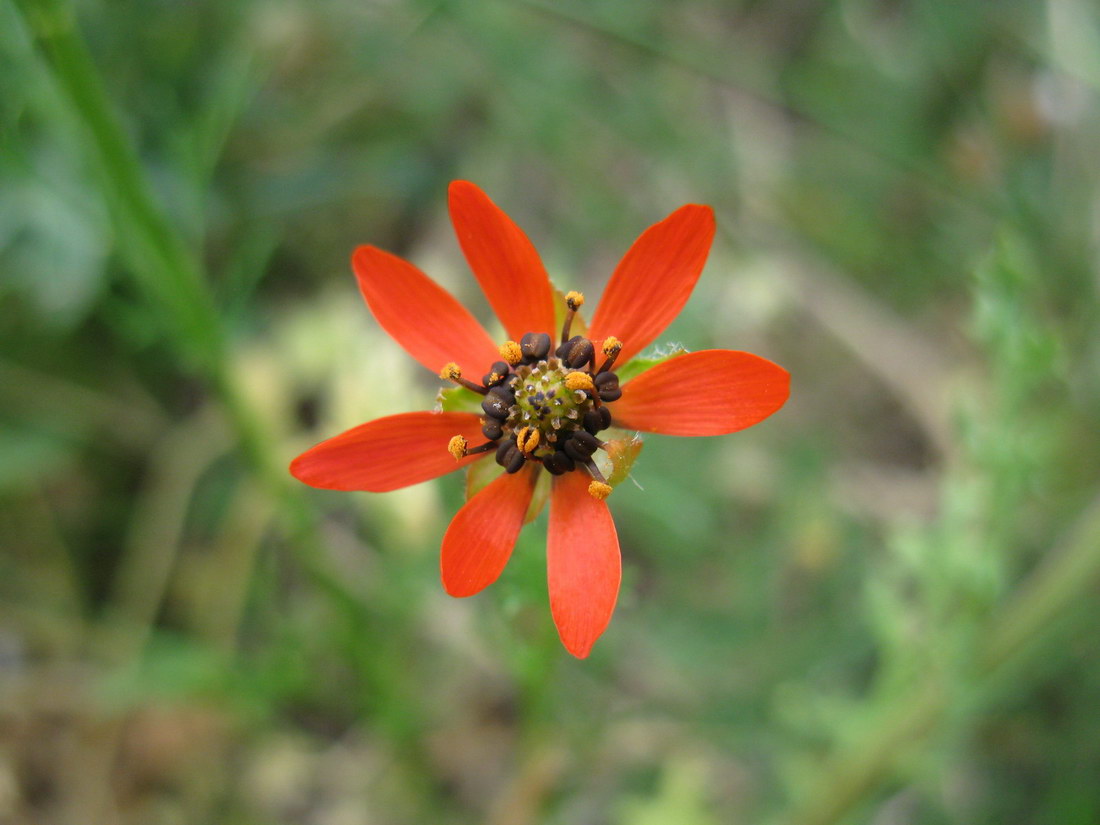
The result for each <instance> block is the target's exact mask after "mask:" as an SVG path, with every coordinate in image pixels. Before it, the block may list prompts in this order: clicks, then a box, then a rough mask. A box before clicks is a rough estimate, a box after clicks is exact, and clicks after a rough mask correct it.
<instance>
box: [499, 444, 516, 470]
mask: <svg viewBox="0 0 1100 825" xmlns="http://www.w3.org/2000/svg"><path fill="white" fill-rule="evenodd" d="M518 452H519V448H518V447H517V446H516V442H514V441H510V440H509V441H502V442H500V446H499V447H497V455H496V462H497V464H499V465H500V466H501V467H507V466H508V462H509V461H511V459H512V453H518Z"/></svg>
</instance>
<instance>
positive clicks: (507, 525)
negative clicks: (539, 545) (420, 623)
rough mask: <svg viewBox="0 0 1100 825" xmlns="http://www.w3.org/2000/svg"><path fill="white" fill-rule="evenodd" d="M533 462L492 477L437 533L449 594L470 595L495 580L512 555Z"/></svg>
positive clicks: (531, 479)
mask: <svg viewBox="0 0 1100 825" xmlns="http://www.w3.org/2000/svg"><path fill="white" fill-rule="evenodd" d="M539 469H540V467H539V465H537V464H528V465H527V466H526V467H524V468H523V469H522V470H520V471H519V472H518V473H505V474H504V475H502V476H500V477H499V478H497V479H496V480H495V481H493V482H492V483H491V484H489V485H488V486H486V487H485V488H484V489H483V490H481V491H480V492H478V493H477V495H475V496H474V497H473V498H471V499H470V500H469V501H467V502H466V504H465V505H463V507H462V509H461V510H459V511H458V512H457V513H455V517H454V518H453V519H452V520H451V525H450V526H449V527H448V528H447V532H446V534H445V535H444V536H443V551H442V553H441V554H440V570H441V572H442V575H443V587H444V589H445V590H446V591H447V592H448V593H450V594H451V595H452V596H459V597H461V596H472V595H474V594H475V593H478V592H480V591H481V590H482V589H484V588H486V587H488V586H489V585H490V584H492V583H493V582H495V581H496V580H497V577H498V576H500V573H501V571H502V570H504V566H505V565H506V564H507V563H508V558H509V557H510V556H511V555H512V547H513V546H515V543H516V537H517V536H519V531H520V528H522V527H523V518H524V515H525V514H526V513H527V508H528V506H529V505H530V504H531V494H532V493H533V492H534V489H535V481H536V479H537V478H538V476H537V472H538V470H539Z"/></svg>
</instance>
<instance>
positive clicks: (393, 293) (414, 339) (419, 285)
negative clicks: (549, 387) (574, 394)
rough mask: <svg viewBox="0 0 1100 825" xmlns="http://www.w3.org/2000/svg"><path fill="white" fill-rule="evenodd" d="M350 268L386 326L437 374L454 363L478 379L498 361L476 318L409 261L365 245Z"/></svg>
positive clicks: (354, 255)
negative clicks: (444, 366) (449, 363)
mask: <svg viewBox="0 0 1100 825" xmlns="http://www.w3.org/2000/svg"><path fill="white" fill-rule="evenodd" d="M351 266H352V269H353V270H355V277H356V278H357V279H358V281H359V291H360V292H362V293H363V299H364V300H365V301H366V302H367V306H368V307H369V308H370V311H371V312H372V313H373V314H374V317H375V318H376V319H378V323H379V324H380V325H381V327H382V329H384V330H386V332H388V333H389V334H390V336H391V337H392V338H393V339H394V340H395V341H397V343H399V344H400V345H401V346H402V347H404V348H405V351H406V352H408V353H409V355H411V356H412V357H413V358H415V359H416V360H417V361H419V362H420V363H421V364H423V365H424V366H425V367H427V368H428V369H430V370H431V371H432V372H435V373H438V372H439V370H440V369H441V368H442V367H443V365H444V364H446V363H448V362H450V361H454V362H455V363H456V364H458V366H459V367H460V368H461V369H462V371H463V372H465V373H466V374H467V375H469V376H470V377H471V378H472V379H473V380H475V381H476V380H477V378H478V377H480V376H481V375H482V374H483V373H485V372H487V371H488V369H489V365H490V364H492V363H493V362H494V361H497V360H498V359H499V357H500V356H499V355H497V347H496V344H494V343H493V339H492V338H490V337H489V333H487V332H486V331H485V328H484V327H483V326H481V324H480V323H478V321H477V319H476V318H474V316H473V315H471V314H470V312H469V311H468V310H467V309H466V308H465V307H464V306H462V304H460V303H459V302H458V301H457V300H456V299H455V297H454V296H453V295H451V294H450V293H449V292H447V290H445V289H444V288H443V287H441V286H439V284H437V283H436V282H435V281H433V280H432V279H431V278H429V277H428V276H427V275H425V274H424V273H423V272H421V271H420V270H419V269H417V268H416V267H415V266H413V265H412V264H410V263H409V262H408V261H404V260H402V259H401V258H398V257H397V256H396V255H391V254H390V253H389V252H386V251H384V250H381V249H379V248H378V247H375V246H361V247H359V248H358V249H356V250H355V252H354V254H353V255H352V256H351Z"/></svg>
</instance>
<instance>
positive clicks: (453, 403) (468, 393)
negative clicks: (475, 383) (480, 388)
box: [435, 387, 485, 415]
mask: <svg viewBox="0 0 1100 825" xmlns="http://www.w3.org/2000/svg"><path fill="white" fill-rule="evenodd" d="M484 397H485V396H483V395H479V394H478V393H476V392H474V391H473V390H468V389H466V388H465V387H444V388H443V389H441V390H440V391H439V392H438V393H437V394H436V396H435V411H436V412H472V413H477V414H478V415H480V414H481V400H482V398H484Z"/></svg>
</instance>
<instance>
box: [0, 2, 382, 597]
mask: <svg viewBox="0 0 1100 825" xmlns="http://www.w3.org/2000/svg"><path fill="white" fill-rule="evenodd" d="M7 2H9V3H11V2H13V0H7ZM14 2H15V4H16V6H15V7H16V10H17V11H21V13H22V18H23V20H24V21H25V23H26V25H27V27H28V28H29V30H30V32H31V34H32V35H33V37H34V40H35V42H36V43H37V45H38V48H39V49H40V51H41V53H42V54H43V55H44V56H45V58H46V64H47V67H48V69H49V73H50V74H51V76H52V77H53V79H54V81H55V83H56V84H57V86H58V87H59V88H60V90H61V92H62V93H63V94H62V96H63V98H64V99H66V100H68V101H69V103H70V104H71V106H72V109H73V112H74V114H75V115H76V116H77V118H78V120H79V121H80V122H81V123H82V124H83V126H84V127H85V129H86V130H87V133H88V137H89V139H90V148H91V151H92V155H93V157H94V159H95V160H96V162H97V164H98V166H99V169H100V172H101V176H102V187H103V191H104V195H105V199H106V200H107V201H108V203H109V205H110V207H111V212H112V219H113V223H114V226H115V229H116V232H117V233H118V238H119V244H120V249H121V251H122V253H123V257H124V260H125V263H126V264H127V268H128V271H129V272H130V274H131V275H132V277H133V278H134V281H135V284H136V285H137V287H138V288H139V289H140V290H141V292H142V293H143V295H144V297H145V299H146V301H147V303H148V305H149V308H150V310H151V311H152V312H154V313H155V314H156V317H157V318H158V319H160V320H161V321H162V322H163V323H164V325H165V329H166V330H167V331H168V332H169V333H170V339H169V340H170V342H171V344H172V345H173V346H174V347H175V349H176V350H177V352H178V354H179V356H180V359H181V363H182V364H183V365H184V367H185V368H187V369H189V370H190V371H192V372H194V373H195V374H197V375H198V376H200V377H201V378H203V379H204V380H205V382H206V384H207V386H208V387H209V388H210V390H211V392H212V393H213V394H214V396H215V397H216V398H217V399H218V401H219V403H220V405H221V408H222V411H223V413H224V415H225V416H226V419H227V420H228V422H229V425H230V428H231V430H232V432H233V434H234V436H235V438H236V441H237V444H238V447H239V449H240V451H241V453H242V455H243V456H244V459H245V461H246V462H247V463H248V465H249V467H250V468H251V470H252V472H253V473H254V474H255V475H256V477H257V479H258V480H259V482H260V484H261V486H262V487H263V488H264V489H265V490H266V492H267V494H268V495H270V496H271V497H272V498H273V499H274V500H275V501H276V502H277V503H278V508H279V512H280V515H281V516H282V518H283V528H284V530H285V531H286V533H287V535H288V538H289V545H290V547H291V549H292V551H293V552H294V553H295V554H296V556H297V558H298V561H299V563H300V564H302V566H303V568H304V569H305V570H306V572H307V573H308V574H309V575H310V576H311V577H312V578H313V579H314V582H315V584H317V585H318V586H319V587H321V588H322V589H323V590H325V591H327V592H328V594H329V595H330V596H332V597H333V598H334V601H335V602H336V603H337V604H339V605H340V606H341V607H343V608H346V609H349V610H353V611H355V612H362V611H365V610H367V607H366V606H365V605H363V604H362V602H361V600H360V599H358V598H357V597H356V596H355V595H354V594H353V593H352V592H351V591H350V590H348V589H347V587H346V586H345V585H344V584H343V582H341V581H340V579H339V577H338V576H336V575H335V574H333V573H332V572H331V571H329V570H328V569H327V565H326V564H325V562H324V560H323V559H322V557H321V544H320V540H319V536H318V533H317V524H316V517H315V514H314V512H313V511H312V509H311V508H310V507H309V506H308V504H307V502H306V501H305V499H304V498H303V496H302V495H301V494H300V493H299V491H298V490H297V489H296V488H294V487H292V486H291V484H290V477H289V475H288V474H287V473H286V471H285V468H284V466H283V462H282V461H281V460H279V459H278V458H277V457H276V456H277V451H276V449H275V448H274V439H273V437H272V435H271V434H270V433H269V432H268V431H267V428H266V427H265V426H264V424H263V422H262V420H261V418H260V416H259V415H258V414H257V412H256V410H255V409H253V407H252V405H251V403H250V401H249V399H248V398H247V397H246V396H245V394H244V393H243V391H242V389H241V387H240V386H239V385H238V383H237V382H236V380H235V377H234V375H233V373H232V370H231V369H230V366H229V365H230V358H229V348H228V342H227V336H226V332H225V325H224V324H223V322H222V319H221V316H220V315H219V312H218V309H217V306H216V304H215V301H214V300H213V297H212V293H211V290H210V288H209V285H208V283H207V280H206V276H205V272H204V267H203V264H202V259H201V256H200V255H199V254H198V252H197V251H196V250H193V249H192V248H190V247H189V246H188V244H187V243H186V242H185V240H184V239H183V237H182V235H181V234H180V233H179V232H178V231H176V229H175V227H174V226H173V225H172V223H171V221H170V220H169V219H168V218H167V217H166V215H165V214H164V212H163V211H162V210H161V208H160V207H159V205H158V204H157V202H156V199H155V198H154V196H153V191H152V188H151V187H150V186H149V184H148V180H147V178H146V175H145V173H144V170H143V168H142V165H141V162H140V161H139V159H138V156H137V153H136V151H135V150H134V148H133V146H132V145H131V143H130V141H129V139H128V137H127V135H126V134H125V132H124V131H123V129H122V128H121V126H120V124H119V121H118V119H117V116H116V115H115V113H114V109H113V107H112V105H111V102H110V100H109V99H108V96H107V93H106V91H105V89H104V86H103V83H102V80H101V79H100V76H99V72H98V70H97V67H96V65H95V62H94V61H93V60H92V58H91V55H90V54H89V52H88V50H87V47H86V45H85V43H84V41H83V39H82V38H81V35H80V33H79V31H78V30H77V25H76V20H75V17H74V14H73V11H72V8H71V7H70V6H69V5H67V4H66V3H65V2H63V0H37V2H36V0H14ZM17 16H18V15H17Z"/></svg>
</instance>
